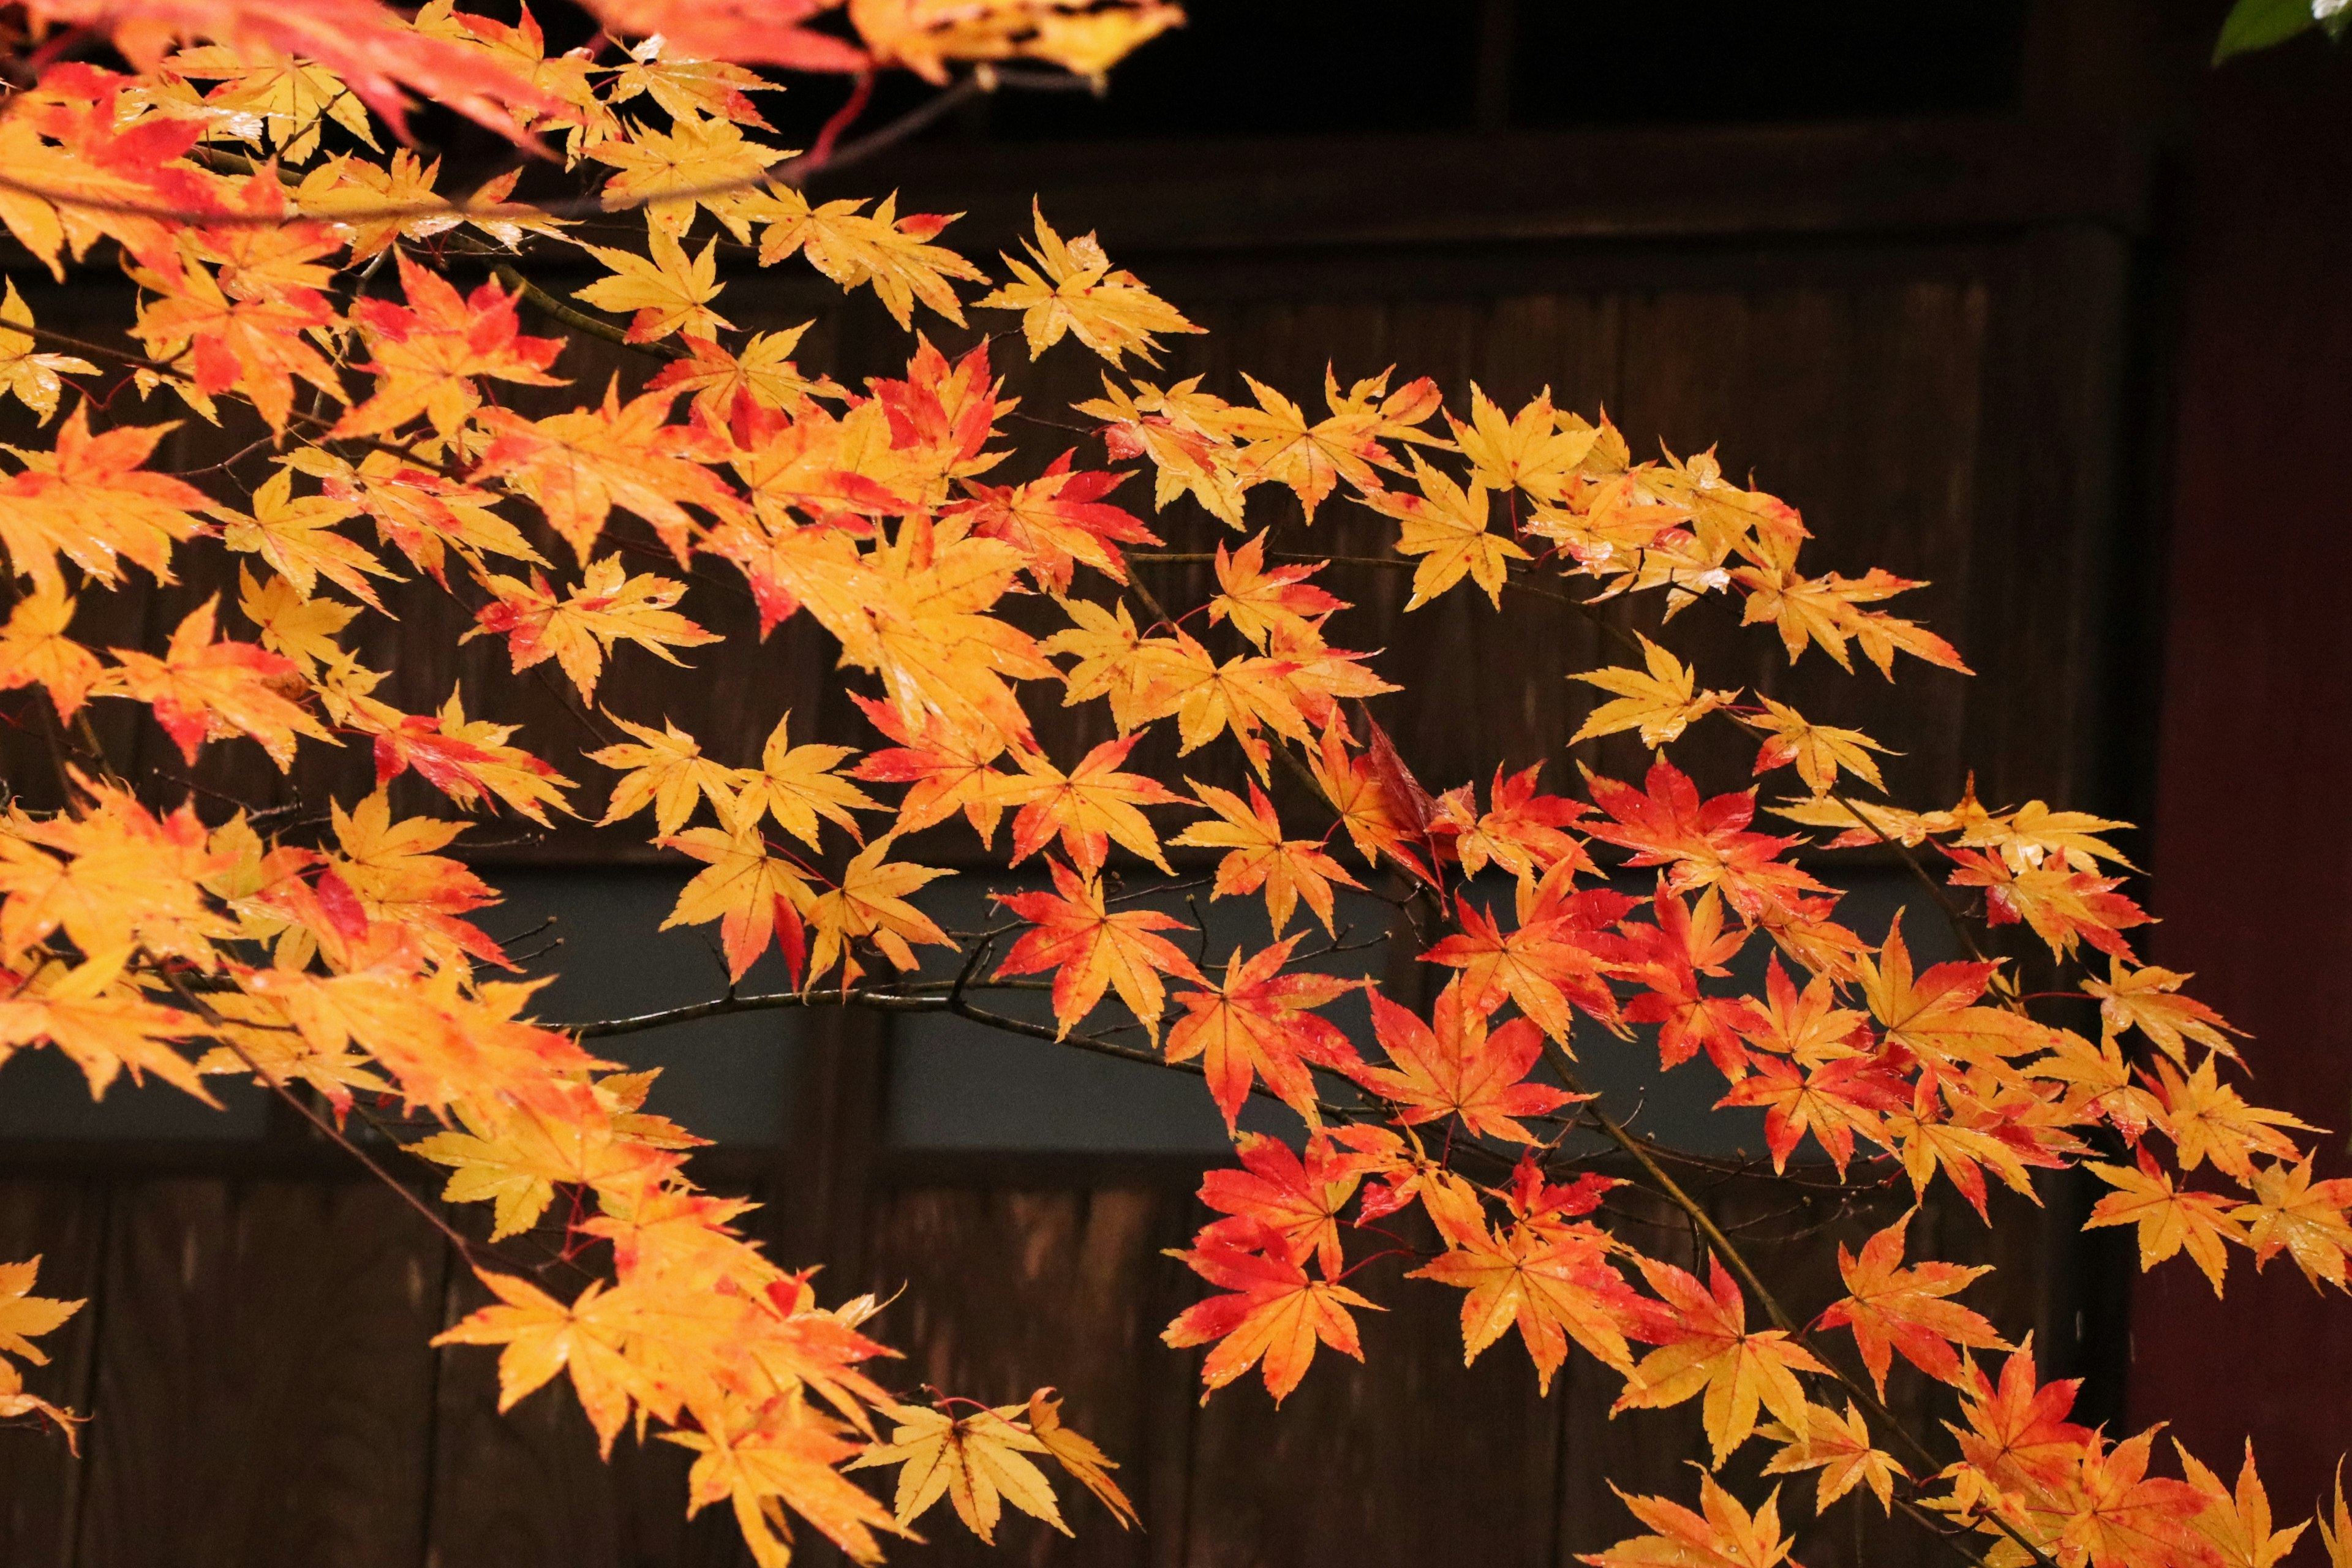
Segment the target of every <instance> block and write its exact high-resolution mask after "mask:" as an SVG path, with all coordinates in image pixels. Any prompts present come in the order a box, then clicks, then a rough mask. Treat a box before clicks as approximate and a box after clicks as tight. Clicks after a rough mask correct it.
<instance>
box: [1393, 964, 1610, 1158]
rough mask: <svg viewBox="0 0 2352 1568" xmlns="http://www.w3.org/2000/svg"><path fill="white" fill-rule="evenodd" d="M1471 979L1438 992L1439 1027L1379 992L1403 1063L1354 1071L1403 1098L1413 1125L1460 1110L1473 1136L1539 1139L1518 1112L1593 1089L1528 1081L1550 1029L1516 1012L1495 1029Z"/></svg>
mask: <svg viewBox="0 0 2352 1568" xmlns="http://www.w3.org/2000/svg"><path fill="white" fill-rule="evenodd" d="M1465 984H1466V983H1465V982H1464V981H1460V980H1456V981H1454V983H1453V984H1449V985H1447V986H1446V988H1445V989H1444V991H1442V992H1440V993H1438V996H1437V1005H1436V1006H1435V1007H1434V1008H1433V1010H1432V1012H1431V1017H1432V1019H1433V1022H1434V1024H1435V1028H1434V1029H1433V1028H1432V1027H1431V1026H1430V1025H1429V1024H1424V1023H1423V1022H1422V1021H1421V1019H1420V1018H1419V1017H1418V1016H1416V1015H1414V1014H1413V1013H1412V1011H1411V1010H1410V1009H1408V1008H1404V1007H1400V1006H1398V1005H1396V1004H1395V1003H1393V1002H1391V1001H1390V1000H1389V999H1388V998H1387V997H1385V996H1383V995H1381V994H1380V993H1379V992H1377V991H1375V992H1373V993H1372V994H1371V998H1372V1027H1373V1030H1374V1031H1375V1032H1376V1033H1377V1034H1378V1035H1379V1037H1380V1041H1381V1049H1382V1050H1384V1051H1386V1052H1387V1053H1388V1057H1389V1060H1390V1061H1391V1062H1393V1063H1394V1064H1396V1065H1395V1066H1394V1067H1389V1068H1379V1067H1362V1068H1355V1069H1353V1070H1352V1071H1350V1072H1349V1077H1350V1078H1353V1079H1355V1080H1356V1081H1357V1082H1358V1083H1360V1084H1362V1085H1363V1086H1364V1087H1365V1088H1366V1089H1370V1090H1371V1091H1372V1092H1373V1093H1374V1094H1377V1095H1379V1096H1381V1098H1382V1099H1384V1100H1390V1101H1391V1102H1392V1103H1394V1104H1395V1105H1397V1106H1398V1107H1399V1108H1400V1109H1399V1110H1398V1112H1397V1120H1398V1121H1401V1122H1403V1123H1404V1124H1406V1125H1407V1126H1411V1125H1412V1124H1414V1123H1417V1122H1423V1121H1442V1120H1443V1119H1444V1118H1446V1117H1449V1116H1459V1117H1461V1118H1462V1125H1463V1126H1464V1127H1465V1128H1466V1129H1467V1130H1468V1131H1469V1132H1470V1134H1471V1135H1472V1136H1473V1137H1477V1138H1507V1139H1509V1140H1510V1141H1511V1142H1515V1143H1533V1142H1538V1139H1537V1137H1536V1135H1535V1134H1534V1133H1532V1132H1530V1131H1528V1129H1527V1127H1526V1126H1525V1124H1523V1123H1522V1122H1520V1121H1518V1120H1517V1119H1518V1118H1519V1117H1522V1116H1542V1115H1545V1114H1547V1113H1549V1112H1550V1111H1553V1110H1559V1108H1560V1107H1561V1106H1563V1105H1570V1104H1573V1103H1574V1102H1575V1101H1577V1100H1580V1099H1590V1098H1591V1096H1589V1095H1583V1096H1580V1095H1573V1094H1570V1093H1568V1092H1567V1091H1566V1090H1564V1089H1554V1088H1552V1087H1551V1086H1550V1085H1549V1084H1543V1083H1530V1082H1528V1081H1527V1076H1528V1071H1529V1070H1530V1069H1531V1068H1534V1066H1535V1065H1536V1060H1537V1058H1539V1057H1541V1056H1542V1055H1543V1032H1542V1031H1541V1030H1540V1029H1538V1027H1537V1026H1536V1025H1535V1024H1534V1023H1533V1022H1532V1021H1531V1020H1529V1019H1526V1018H1514V1019H1512V1020H1511V1021H1510V1022H1509V1023H1507V1024H1504V1025H1502V1026H1500V1027H1498V1028H1496V1029H1495V1030H1494V1031H1493V1032H1491V1033H1489V1032H1488V1030H1487V1028H1486V1012H1485V1010H1484V1009H1483V1008H1481V1007H1480V1005H1479V1004H1478V1002H1477V1000H1476V998H1475V994H1474V993H1472V992H1470V991H1468V990H1466V989H1465Z"/></svg>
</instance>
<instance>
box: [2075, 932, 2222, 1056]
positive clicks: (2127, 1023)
mask: <svg viewBox="0 0 2352 1568" xmlns="http://www.w3.org/2000/svg"><path fill="white" fill-rule="evenodd" d="M2190 978H2191V976H2189V975H2186V974H2179V973H2174V972H2173V971H2171V970H2169V969H2158V968H2156V967H2155V966H2153V965H2150V966H2149V967H2147V968H2145V969H2129V968H2126V966H2125V964H2124V961H2123V960H2122V959H2121V958H2119V957H2110V958H2109V959H2108V961H2107V978H2106V979H2105V980H2085V981H2084V982H2083V985H2082V988H2083V990H2084V992H2085V993H2086V994H2090V995H2093V996H2095V997H2097V998H2098V999H2099V1022H2100V1023H2101V1024H2102V1025H2103V1026H2105V1030H2106V1032H2107V1033H2108V1034H2109V1035H2117V1034H2121V1033H2122V1032H2123V1031H2124V1030H2126V1029H2137V1030H2138V1031H2139V1032H2140V1033H2141V1034H2143V1035H2145V1036H2147V1038H2148V1040H2149V1041H2150V1042H2151V1043H2153V1044H2154V1045H2155V1046H2156V1047H2157V1048H2158V1050H2160V1051H2162V1052H2163V1053H2164V1054H2165V1055H2167V1056H2168V1057H2170V1058H2172V1059H2173V1060H2174V1061H2176V1062H2179V1064H2180V1065H2181V1066H2182V1067H2184V1068H2185V1067H2187V1066H2188V1065H2189V1051H2188V1047H2186V1046H2185V1045H2183V1044H2182V1041H2184V1040H2195V1041H2196V1042H2197V1043H2198V1044H2199V1045H2201V1046H2204V1047H2207V1048H2208V1049H2210V1050H2215V1051H2219V1052H2221V1053H2222V1054H2223V1055H2224V1056H2231V1057H2234V1056H2236V1055H2237V1054H2238V1051H2237V1047H2234V1046H2232V1045H2231V1044H2230V1041H2229V1036H2230V1035H2242V1034H2243V1033H2244V1031H2243V1030H2241V1029H2235V1028H2231V1026H2230V1024H2229V1022H2228V1021H2227V1020H2226V1019H2224V1018H2223V1017H2222V1016H2221V1014H2219V1013H2216V1012H2215V1011H2213V1009H2212V1008H2210V1007H2208V1006H2207V1005H2205V1004H2204V1003H2202V1002H2200V1001H2198V1000H2197V999H2196V998H2195V997H2193V996H2182V995H2179V994H2176V993H2178V992H2179V989H2180V987H2181V986H2182V985H2184V984H2187V983H2188V982H2189V979H2190Z"/></svg>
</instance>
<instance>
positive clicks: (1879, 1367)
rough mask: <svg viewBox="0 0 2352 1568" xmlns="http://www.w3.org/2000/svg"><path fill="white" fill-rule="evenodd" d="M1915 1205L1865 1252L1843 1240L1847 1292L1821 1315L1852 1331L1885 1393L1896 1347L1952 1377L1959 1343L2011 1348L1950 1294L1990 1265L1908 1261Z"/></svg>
mask: <svg viewBox="0 0 2352 1568" xmlns="http://www.w3.org/2000/svg"><path fill="white" fill-rule="evenodd" d="M1916 1212H1917V1211H1916V1209H1915V1210H1913V1211H1911V1213H1906V1215H1903V1217H1902V1218H1900V1219H1898V1220H1896V1221H1895V1223H1894V1224H1893V1225H1890V1226H1887V1227H1886V1228H1885V1229H1884V1230H1881V1231H1879V1232H1877V1233H1876V1234H1874V1236H1872V1237H1871V1238H1870V1239H1869V1240H1868V1241H1865V1242H1864V1243H1863V1245H1862V1256H1861V1257H1859V1258H1856V1257H1855V1256H1854V1255H1853V1254H1852V1253H1850V1252H1848V1251H1847V1250H1846V1249H1845V1244H1844V1243H1843V1242H1840V1243H1838V1273H1839V1274H1840V1275H1841V1276H1842V1277H1843V1279H1844V1280H1845V1288H1846V1291H1847V1295H1846V1297H1845V1299H1844V1300H1841V1301H1837V1302H1834V1303H1832V1305H1831V1306H1830V1307H1829V1309H1828V1310H1825V1311H1823V1312H1822V1315H1821V1316H1820V1317H1819V1318H1818V1319H1816V1320H1814V1326H1815V1327H1817V1328H1823V1329H1833V1328H1837V1327H1840V1326H1843V1327H1845V1328H1848V1329H1850V1330H1852V1331H1853V1342H1854V1346H1855V1348H1856V1349H1858V1350H1859V1351H1861V1352H1862V1364H1863V1365H1864V1366H1865V1367H1868V1368H1869V1369H1870V1376H1871V1380H1872V1382H1874V1383H1875V1384H1877V1386H1878V1396H1879V1398H1881V1399H1885V1397H1886V1370H1887V1367H1888V1366H1889V1364H1891V1361H1892V1357H1893V1353H1894V1352H1895V1351H1901V1352H1903V1359H1904V1360H1906V1361H1907V1362H1909V1363H1911V1364H1912V1365H1913V1366H1916V1367H1917V1368H1918V1369H1919V1370H1920V1371H1921V1372H1924V1373H1927V1375H1928V1376H1930V1377H1932V1378H1936V1379H1937V1380H1939V1381H1941V1382H1944V1383H1950V1382H1952V1381H1954V1380H1955V1379H1956V1378H1957V1377H1958V1375H1959V1371H1960V1355H1959V1352H1958V1350H1956V1349H1954V1348H1953V1347H1955V1346H1965V1347H1967V1348H1969V1349H1972V1350H2007V1349H2008V1348H2009V1342H2008V1341H2006V1340H2004V1339H2002V1338H2001V1337H2000V1335H1999V1334H1997V1333H1995V1332H1994V1331H1993V1327H1992V1324H1990V1322H1988V1321H1985V1319H1984V1318H1983V1317H1982V1316H1981V1315H1980V1314H1979V1313H1977V1312H1974V1311H1971V1310H1969V1309H1968V1308H1966V1307H1963V1306H1961V1305H1960V1304H1959V1303H1958V1302H1957V1301H1948V1300H1944V1298H1945V1297H1947V1296H1950V1295H1953V1294H1955V1293H1956V1292H1958V1291H1959V1290H1961V1289H1964V1288H1966V1287H1967V1286H1968V1285H1969V1282H1970V1281H1972V1280H1974V1279H1979V1277H1981V1276H1983V1275H1986V1274H1989V1273H1990V1272H1991V1271H1992V1270H1991V1266H1990V1265H1989V1264H1988V1265H1979V1266H1976V1267H1974V1268H1963V1267H1962V1266H1960V1265H1959V1264H1957V1263H1938V1262H1936V1261H1934V1260H1932V1259H1930V1260H1928V1261H1926V1262H1922V1263H1916V1264H1914V1265H1912V1266H1911V1267H1909V1268H1905V1267H1904V1265H1903V1240H1904V1236H1905V1233H1906V1231H1907V1230H1908V1229H1909V1228H1910V1225H1911V1215H1912V1214H1916Z"/></svg>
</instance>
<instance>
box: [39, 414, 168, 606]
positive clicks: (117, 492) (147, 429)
mask: <svg viewBox="0 0 2352 1568" xmlns="http://www.w3.org/2000/svg"><path fill="white" fill-rule="evenodd" d="M174 428H176V426H172V425H120V426H115V427H114V428H113V429H111V430H107V431H104V432H101V433H100V434H99V435H96V436H92V435H91V434H90V433H89V405H88V404H87V403H81V404H77V405H74V411H73V412H72V413H71V414H68V415H67V416H66V418H65V423H64V424H62V425H60V426H58V438H57V443H56V445H55V446H54V447H52V448H51V449H50V450H49V451H47V452H27V451H23V450H20V449H18V448H16V447H9V448H7V449H8V450H9V451H11V452H12V453H14V454H15V456H16V458H18V459H19V460H20V461H22V462H23V463H24V465H25V467H24V468H23V469H22V470H21V471H20V472H17V473H15V474H12V475H10V476H8V478H7V479H6V480H5V481H0V547H5V549H6V551H7V552H8V558H9V559H10V560H11V561H12V562H14V563H15V564H16V570H17V571H18V572H19V573H22V574H26V575H27V576H30V577H31V578H32V579H33V585H34V587H36V588H44V589H50V590H54V591H57V592H60V593H62V592H63V591H64V589H65V586H66V580H65V575H64V574H63V573H62V572H60V571H59V570H58V556H60V555H62V556H64V557H65V558H66V559H67V560H68V561H70V562H72V563H74V564H75V565H77V566H79V567H80V568H81V569H82V570H83V571H84V572H86V573H88V574H89V575H90V576H92V577H95V578H97V579H98V580H99V581H100V582H101V583H104V584H108V585H109V586H112V585H113V584H117V583H119V582H121V580H122V572H121V565H120V564H119V561H120V560H129V561H130V562H131V563H133V564H135V565H139V566H143V567H145V568H146V569H147V571H148V572H149V573H150V574H152V575H153V576H154V577H155V578H156V579H157V580H158V581H159V582H170V581H171V580H172V574H171V570H170V567H171V560H172V546H173V544H175V543H177V542H180V541H182V540H184V539H191V538H194V536H196V535H197V534H199V533H202V532H204V531H205V524H204V523H203V522H201V521H198V520H197V518H196V517H195V516H194V513H196V512H200V511H206V510H210V509H211V505H212V503H211V502H210V501H209V500H206V499H205V494H204V492H203V491H201V490H199V489H195V488H194V486H192V485H189V484H187V483H185V482H184V481H183V480H180V479H173V478H172V477H171V476H169V475H168V474H155V473H149V472H146V471H145V470H143V469H142V468H140V466H139V465H140V464H142V463H143V462H145V461H146V460H147V458H148V457H149V456H150V455H151V454H152V453H153V451H154V450H155V444H156V443H157V442H159V441H161V440H162V439H163V437H165V436H167V435H169V434H170V433H171V432H172V431H173V429H174Z"/></svg>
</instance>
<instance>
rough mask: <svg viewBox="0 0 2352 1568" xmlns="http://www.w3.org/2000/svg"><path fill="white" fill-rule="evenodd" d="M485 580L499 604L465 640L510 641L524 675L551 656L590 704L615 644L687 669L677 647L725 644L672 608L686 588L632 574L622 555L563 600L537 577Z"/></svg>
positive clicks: (481, 615) (585, 576) (596, 567)
mask: <svg viewBox="0 0 2352 1568" xmlns="http://www.w3.org/2000/svg"><path fill="white" fill-rule="evenodd" d="M480 580H481V584H482V586H483V587H485V588H487V589H488V590H489V592H490V594H491V595H492V602H491V603H489V604H488V605H484V606H482V608H481V609H480V610H479V611H478V612H477V613H476V615H475V617H474V619H475V625H474V626H472V627H471V628H469V629H468V630H467V633H466V635H465V636H464V637H460V638H459V639H458V641H460V642H470V641H471V640H473V639H474V638H475V637H479V636H481V635H482V634H484V633H485V632H493V633H498V634H500V635H503V636H504V637H506V639H507V651H508V653H509V656H510V657H511V658H512V661H513V666H514V669H515V672H516V673H517V674H520V673H521V672H522V671H524V670H526V669H529V668H531V667H532V666H533V665H535V664H539V663H541V662H543V661H544V660H547V659H550V658H552V659H553V660H555V661H556V663H557V664H559V665H560V666H562V669H563V673H564V674H565V675H566V676H567V677H569V678H570V679H571V681H572V685H573V686H574V687H576V688H578V689H579V691H580V697H581V700H583V701H590V700H593V699H594V698H595V695H596V682H597V679H598V678H599V677H601V676H602V675H603V673H604V658H605V656H606V655H607V654H609V653H610V652H611V651H612V648H613V645H614V643H616V642H630V643H635V645H636V646H637V647H641V648H644V649H645V650H646V652H647V653H650V654H652V655H653V656H654V657H655V658H658V659H660V660H662V661H663V662H664V663H666V664H674V665H681V666H682V665H683V661H682V660H680V659H679V658H678V657H677V655H676V654H673V653H671V652H670V651H669V650H670V649H671V648H674V647H701V646H703V645H704V644H707V643H715V642H717V641H719V637H718V636H717V634H715V633H712V632H707V631H705V630H703V629H702V628H701V627H700V626H697V625H695V624H694V623H693V622H692V621H690V620H688V619H687V618H686V617H685V616H681V615H679V614H678V613H677V611H675V610H673V609H671V608H670V606H671V605H675V604H677V601H678V599H679V598H680V596H682V595H684V594H685V593H686V584H683V583H680V582H677V581H675V580H674V579H672V578H668V577H656V576H655V575H653V574H651V573H639V574H636V575H635V576H631V575H629V573H628V569H627V568H626V567H625V566H623V565H622V564H621V558H620V557H619V556H618V555H607V556H606V557H604V559H603V560H602V561H598V562H596V563H593V564H592V565H590V566H589V568H588V569H587V571H585V572H583V573H582V574H581V578H580V581H579V583H578V584H575V585H574V586H573V587H572V589H571V590H570V591H569V592H568V593H567V594H565V595H564V596H563V597H562V598H560V599H559V598H557V597H556V596H555V593H554V591H553V590H552V589H551V588H550V587H549V586H548V583H547V579H546V578H545V577H544V576H542V575H541V574H538V573H536V572H534V573H532V574H531V580H530V582H528V583H523V582H519V581H517V580H516V579H514V578H512V577H507V576H502V575H500V574H498V573H495V572H485V573H483V574H480Z"/></svg>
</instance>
